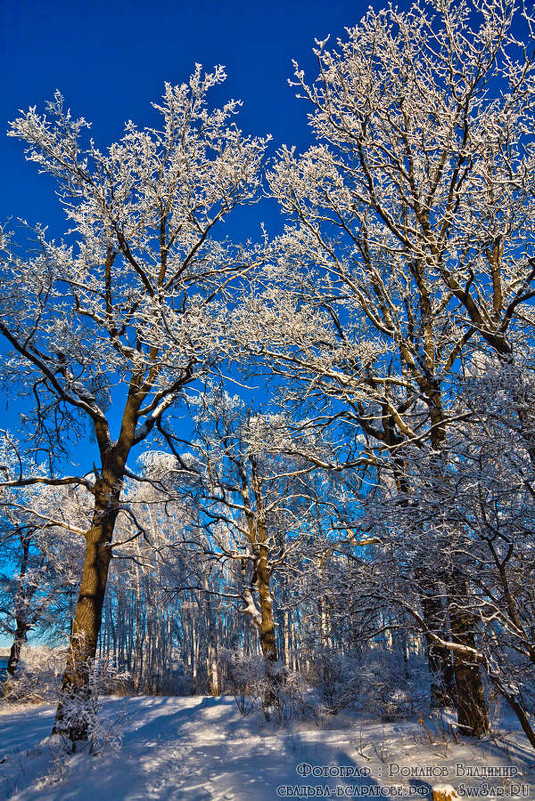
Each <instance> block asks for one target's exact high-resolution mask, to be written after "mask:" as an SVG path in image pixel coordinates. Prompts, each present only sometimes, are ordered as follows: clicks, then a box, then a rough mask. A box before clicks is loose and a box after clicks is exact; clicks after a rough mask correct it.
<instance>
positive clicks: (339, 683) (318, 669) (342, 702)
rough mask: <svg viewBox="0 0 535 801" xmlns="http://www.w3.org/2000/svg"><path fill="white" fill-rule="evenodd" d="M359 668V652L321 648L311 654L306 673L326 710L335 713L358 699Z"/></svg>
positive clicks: (359, 684) (359, 686)
mask: <svg viewBox="0 0 535 801" xmlns="http://www.w3.org/2000/svg"><path fill="white" fill-rule="evenodd" d="M360 669H361V657H360V654H355V653H351V652H350V653H340V651H337V650H335V649H331V648H321V649H317V650H315V651H314V652H313V653H312V654H311V655H310V657H309V668H308V671H307V674H306V676H307V679H308V681H309V682H310V684H312V685H313V686H314V688H315V690H316V692H317V695H318V701H319V703H320V704H321V705H322V706H323V708H324V710H325V711H326V712H327V713H329V714H331V715H336V714H337V713H338V712H340V711H341V710H342V709H345V708H346V707H348V706H350V705H351V704H353V703H354V702H356V701H357V699H358V696H359V693H360V689H361V673H360Z"/></svg>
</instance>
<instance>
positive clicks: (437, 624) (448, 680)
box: [420, 592, 455, 709]
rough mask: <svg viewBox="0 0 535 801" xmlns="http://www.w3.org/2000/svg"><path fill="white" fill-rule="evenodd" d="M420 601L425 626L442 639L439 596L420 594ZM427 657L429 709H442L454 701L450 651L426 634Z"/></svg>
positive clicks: (441, 613) (441, 610) (442, 624)
mask: <svg viewBox="0 0 535 801" xmlns="http://www.w3.org/2000/svg"><path fill="white" fill-rule="evenodd" d="M420 603H421V605H422V612H423V617H424V621H425V625H426V628H427V629H428V630H429V631H432V632H434V633H435V634H437V635H438V636H439V637H441V638H442V639H444V634H445V612H444V608H443V606H442V603H441V601H440V599H439V598H436V597H433V596H432V595H426V594H425V593H424V592H422V593H421V595H420ZM426 643H427V659H428V664H429V673H430V674H431V698H430V702H431V709H444V708H445V707H448V706H453V705H454V703H455V677H454V671H453V664H452V659H451V653H450V651H449V650H448V649H447V648H444V647H443V646H441V645H437V644H436V643H434V642H433V640H432V638H431V637H430V636H429V635H428V634H426Z"/></svg>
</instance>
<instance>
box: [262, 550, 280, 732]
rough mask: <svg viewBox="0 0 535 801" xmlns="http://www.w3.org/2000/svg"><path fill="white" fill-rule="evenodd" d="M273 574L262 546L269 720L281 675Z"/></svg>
mask: <svg viewBox="0 0 535 801" xmlns="http://www.w3.org/2000/svg"><path fill="white" fill-rule="evenodd" d="M270 578H271V573H270V570H269V567H268V553H267V548H266V547H265V546H264V545H262V546H260V558H259V559H258V564H257V566H256V586H257V589H258V598H259V601H260V614H261V620H260V648H261V650H262V655H263V657H264V659H265V662H266V677H267V684H268V686H267V689H266V692H265V695H264V714H265V716H266V718H267V719H268V720H269V715H270V713H269V710H270V709H271V708H273V707H276V706H278V703H279V689H280V684H281V675H280V673H278V672H276V671H275V670H274V664H275V662H276V661H277V643H276V640H275V617H274V615H273V599H272V597H271V592H270Z"/></svg>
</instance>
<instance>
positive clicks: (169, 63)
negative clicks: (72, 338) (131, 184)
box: [0, 0, 383, 233]
mask: <svg viewBox="0 0 535 801" xmlns="http://www.w3.org/2000/svg"><path fill="white" fill-rule="evenodd" d="M376 2H377V3H378V4H380V5H382V4H383V3H382V2H381V0H376ZM367 6H368V3H367V2H366V0H328V1H326V0H287V2H284V0H275V1H274V2H269V3H268V2H260V0H250V2H246V1H245V0H226V1H223V2H216V0H198V2H187V1H186V0H175V2H173V1H172V0H160V2H151V1H150V0H108V1H107V2H106V0H69V2H67V0H0V75H1V79H0V176H1V181H2V191H1V192H0V220H2V221H4V220H5V219H6V218H7V217H8V216H10V215H12V216H21V217H24V218H26V219H27V220H28V221H29V222H32V223H33V222H37V221H40V222H43V223H45V222H48V221H49V222H50V223H51V225H52V230H53V232H54V233H56V230H55V228H56V224H57V223H59V222H60V220H61V219H62V212H61V211H60V210H59V208H58V206H57V204H56V203H55V202H54V201H53V198H52V195H51V188H52V184H51V182H50V179H48V178H45V177H43V176H41V177H38V176H37V175H36V169H35V165H33V164H25V163H24V159H23V147H22V144H21V143H20V142H18V141H16V140H12V139H7V138H6V137H5V131H6V129H7V124H8V121H9V120H11V119H13V118H14V117H15V116H16V115H17V111H18V109H21V108H22V109H25V108H27V107H28V106H30V105H37V107H38V108H41V109H42V108H43V104H44V102H45V101H46V100H49V99H51V98H52V96H53V93H54V91H55V90H56V89H59V90H60V91H61V92H62V94H63V95H64V97H65V100H66V105H67V106H68V107H70V108H71V109H72V111H73V114H74V115H75V116H84V117H85V118H86V119H87V120H88V121H91V122H92V123H93V127H92V136H93V137H94V138H95V140H96V141H97V143H99V144H100V145H104V144H106V143H108V142H111V141H113V140H114V139H116V138H118V137H119V136H120V135H121V132H122V126H123V123H124V122H125V120H127V119H132V120H134V121H135V122H136V123H137V124H138V125H140V126H143V125H144V124H145V123H148V122H149V121H150V102H151V101H156V100H158V99H159V97H160V96H161V94H162V91H163V84H164V81H170V82H172V83H180V82H182V81H184V80H185V79H186V78H187V77H188V76H189V74H190V73H191V71H192V69H193V66H194V64H195V62H200V63H201V64H203V66H206V67H207V68H209V67H212V66H213V65H214V64H223V65H225V66H226V68H227V71H228V75H229V78H228V80H227V82H226V84H225V85H224V86H223V87H222V88H220V89H219V90H218V91H219V96H217V95H215V94H214V95H213V96H214V97H216V98H217V101H220V102H222V101H224V100H226V99H227V98H229V97H234V98H239V99H241V100H243V101H244V108H243V111H242V113H241V114H240V117H239V125H240V127H241V128H242V129H243V130H244V131H245V132H247V133H253V134H265V133H271V134H272V135H273V137H274V141H275V143H276V144H282V143H283V142H284V143H287V144H294V143H297V144H299V142H302V141H303V140H305V141H306V136H307V134H306V113H307V108H306V103H305V102H304V101H298V100H296V99H295V96H294V90H293V89H291V88H290V87H289V86H288V83H287V80H288V78H290V77H291V76H292V64H291V60H292V58H295V59H297V60H298V61H299V62H300V64H302V66H304V67H305V68H307V67H310V68H311V70H312V73H313V72H314V60H313V56H312V47H313V45H314V38H315V37H316V38H320V39H322V38H325V37H326V36H327V35H328V34H329V33H331V34H332V35H333V37H334V38H336V37H337V36H344V26H351V25H354V24H355V23H356V22H358V20H359V19H360V18H361V17H362V16H363V14H364V13H365V11H366V8H367ZM51 201H52V202H51Z"/></svg>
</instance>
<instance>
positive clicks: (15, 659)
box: [2, 619, 29, 698]
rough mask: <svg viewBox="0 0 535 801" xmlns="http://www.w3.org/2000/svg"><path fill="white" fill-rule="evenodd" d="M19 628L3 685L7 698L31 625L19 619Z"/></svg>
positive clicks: (4, 694) (10, 653)
mask: <svg viewBox="0 0 535 801" xmlns="http://www.w3.org/2000/svg"><path fill="white" fill-rule="evenodd" d="M16 622H17V628H16V631H15V638H14V640H13V644H12V646H11V650H10V652H9V659H8V662H7V671H6V673H7V675H6V678H5V681H4V685H3V687H2V695H3V697H4V698H5V697H6V696H7V695H9V690H10V686H11V682H12V681H13V679H14V678H15V673H16V672H17V668H18V666H19V662H20V652H21V649H22V646H23V645H24V643H25V642H26V634H27V632H28V629H29V626H28V625H27V623H26V621H25V620H21V619H17V621H16Z"/></svg>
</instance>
